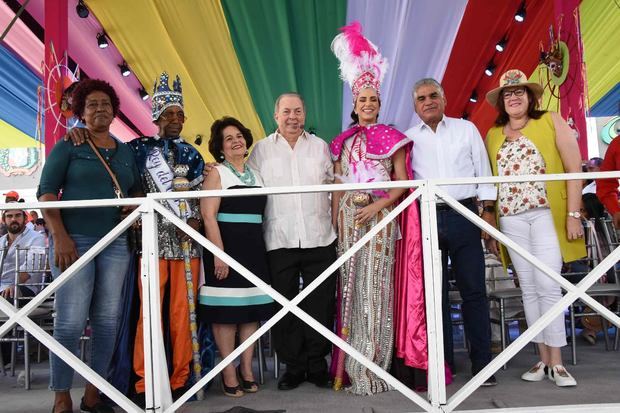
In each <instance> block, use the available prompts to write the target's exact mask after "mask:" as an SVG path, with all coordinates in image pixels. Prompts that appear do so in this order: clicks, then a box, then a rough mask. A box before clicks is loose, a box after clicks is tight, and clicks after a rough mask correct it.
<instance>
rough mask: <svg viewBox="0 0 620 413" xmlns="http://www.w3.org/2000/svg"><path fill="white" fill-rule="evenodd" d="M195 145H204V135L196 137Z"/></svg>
mask: <svg viewBox="0 0 620 413" xmlns="http://www.w3.org/2000/svg"><path fill="white" fill-rule="evenodd" d="M194 145H198V146H200V145H202V135H196V139H194Z"/></svg>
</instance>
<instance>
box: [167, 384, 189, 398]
mask: <svg viewBox="0 0 620 413" xmlns="http://www.w3.org/2000/svg"><path fill="white" fill-rule="evenodd" d="M186 391H187V388H186V387H185V386H183V387H179V388H178V389H173V390H172V391H171V394H172V401H173V402H176V401H177V400H179V398H180V397H181V396H183V395H184V394H185V392H186Z"/></svg>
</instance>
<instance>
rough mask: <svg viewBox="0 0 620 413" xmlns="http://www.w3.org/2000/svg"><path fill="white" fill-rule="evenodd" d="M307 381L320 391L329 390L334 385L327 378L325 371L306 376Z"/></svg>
mask: <svg viewBox="0 0 620 413" xmlns="http://www.w3.org/2000/svg"><path fill="white" fill-rule="evenodd" d="M308 381H309V382H310V383H312V384H314V385H315V386H316V387H320V388H322V389H329V388H331V387H332V386H333V385H334V383H333V381H332V380H331V379H330V377H329V373H328V372H326V371H324V372H321V373H314V374H308Z"/></svg>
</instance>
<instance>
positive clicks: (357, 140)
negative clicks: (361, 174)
mask: <svg viewBox="0 0 620 413" xmlns="http://www.w3.org/2000/svg"><path fill="white" fill-rule="evenodd" d="M409 144H410V141H409V139H408V138H407V137H406V136H405V135H403V134H402V133H400V132H399V131H397V130H396V129H394V128H392V127H389V126H387V125H381V124H378V125H372V126H369V127H363V126H355V127H353V128H351V129H349V130H347V131H345V132H343V133H342V134H340V135H339V136H338V137H336V138H335V139H334V140H333V141H332V143H331V145H330V149H331V154H332V159H334V160H340V162H341V167H342V174H343V176H348V175H351V174H352V173H353V170H354V169H355V168H359V167H360V164H363V165H364V166H365V167H366V168H369V169H372V170H373V176H374V177H375V178H376V179H375V180H381V181H389V180H390V175H391V174H392V170H393V166H392V161H391V156H392V155H393V154H394V153H395V152H396V151H397V150H398V149H400V148H402V147H404V146H407V145H409ZM355 194H356V193H355V192H346V193H345V194H344V195H343V196H342V198H341V199H340V204H339V210H338V254H339V255H342V254H344V253H345V252H346V251H347V250H349V249H350V248H351V246H352V245H353V244H354V243H355V242H356V240H357V239H359V238H361V237H363V236H364V235H365V234H366V232H368V231H369V230H370V229H372V227H374V226H375V225H377V223H378V222H379V221H381V220H382V219H383V218H384V217H385V216H386V215H387V214H389V212H390V211H391V210H392V209H393V205H391V206H389V207H386V208H383V209H382V210H381V211H379V212H378V213H377V215H376V216H374V217H373V218H372V219H371V220H370V221H369V222H368V223H367V224H366V225H364V226H361V227H358V228H357V231H358V233H357V234H355V231H356V227H355V213H356V211H357V207H356V206H355V205H354V204H353V197H354V196H355ZM378 196H381V195H379V194H372V195H371V197H372V200H371V202H372V201H374V200H375V199H376V197H378ZM399 236H400V231H399V228H398V223H397V221H392V222H390V223H389V224H388V225H386V226H385V227H384V228H383V229H382V230H381V231H380V232H379V233H378V234H377V235H376V236H375V237H373V238H372V239H371V240H370V241H369V242H368V243H367V244H366V245H364V247H362V249H360V250H359V251H358V252H357V255H356V259H355V260H349V261H347V262H345V264H344V265H343V266H342V268H341V271H340V274H341V277H340V284H339V287H340V288H339V291H340V296H341V299H340V302H339V305H340V308H339V312H338V314H339V316H340V317H342V315H343V314H344V303H345V298H346V296H347V295H348V296H349V299H350V300H351V309H350V319H349V320H348V325H349V330H350V333H349V344H351V346H352V347H353V348H355V349H357V350H358V351H360V352H361V353H362V354H364V355H365V356H366V357H368V358H369V359H371V360H372V361H373V362H374V363H376V364H377V365H378V366H380V367H381V368H383V369H384V370H389V369H390V364H391V361H392V354H393V349H394V261H395V251H396V247H395V244H396V240H397V239H398V238H399ZM351 263H353V265H354V268H350V265H351ZM351 274H354V277H355V279H354V282H353V284H352V289H351V290H350V291H349V290H347V286H348V284H349V279H348V278H349V276H350V275H351ZM342 321H343V320H342V319H340V320H339V324H341V323H342ZM338 352H339V350H338V351H336V352H335V353H338ZM345 370H346V373H347V375H348V378H349V381H350V383H351V386H350V387H349V388H348V391H350V392H351V393H354V394H375V393H380V392H384V391H388V390H390V387H389V385H388V384H387V383H386V382H385V381H384V380H383V379H381V378H379V377H378V376H376V375H375V374H374V373H372V372H371V371H370V370H368V369H367V368H366V367H365V366H364V365H363V364H361V363H359V362H358V361H357V360H355V359H354V358H352V357H348V356H347V357H346V358H345Z"/></svg>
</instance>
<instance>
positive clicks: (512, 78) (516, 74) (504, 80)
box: [487, 69, 543, 107]
mask: <svg viewBox="0 0 620 413" xmlns="http://www.w3.org/2000/svg"><path fill="white" fill-rule="evenodd" d="M514 86H525V87H526V88H528V89H529V90H531V91H532V93H533V94H534V96H535V97H536V99H540V97H541V96H542V94H543V88H542V86H540V85H539V84H538V83H535V82H529V81H528V80H527V76H525V73H523V72H522V71H520V70H517V69H511V70H509V71H507V72H506V73H504V74H503V75H502V77H500V79H499V87H497V88H495V89H493V90H491V91H490V92H488V93H487V102H489V103H490V104H491V106H493V107H495V105H496V104H497V99H498V98H499V95H500V93H501V92H502V90H504V89H506V88H507V87H514Z"/></svg>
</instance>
